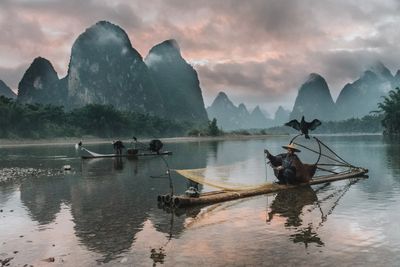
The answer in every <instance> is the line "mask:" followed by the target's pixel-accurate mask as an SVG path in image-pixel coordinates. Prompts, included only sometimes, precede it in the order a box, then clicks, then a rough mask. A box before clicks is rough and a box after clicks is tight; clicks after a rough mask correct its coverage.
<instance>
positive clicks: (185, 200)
mask: <svg viewBox="0 0 400 267" xmlns="http://www.w3.org/2000/svg"><path fill="white" fill-rule="evenodd" d="M366 173H368V169H364V168H352V169H351V170H349V171H347V172H343V173H339V174H331V175H324V176H320V177H315V178H313V179H312V180H311V181H310V182H308V183H302V184H296V185H281V184H274V183H271V184H267V185H264V186H261V187H259V188H257V189H250V190H236V191H228V190H221V191H213V192H207V193H202V194H200V195H199V196H198V197H189V196H186V195H180V196H170V195H163V196H158V201H159V202H160V203H162V204H164V205H169V206H174V207H177V208H181V207H189V206H196V205H209V204H214V203H219V202H224V201H230V200H235V199H239V198H246V197H251V196H257V195H263V194H269V193H275V192H278V191H282V190H286V189H291V188H296V187H300V186H304V185H316V184H323V183H329V182H334V181H339V180H345V179H350V178H356V177H366V176H365V174H366Z"/></svg>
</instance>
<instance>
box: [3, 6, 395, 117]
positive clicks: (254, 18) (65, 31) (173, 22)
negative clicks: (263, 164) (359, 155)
mask: <svg viewBox="0 0 400 267" xmlns="http://www.w3.org/2000/svg"><path fill="white" fill-rule="evenodd" d="M399 14H400V1H396V0H393V1H391V0H324V1H320V0H298V1H296V0H249V1H242V0H220V1H215V0H193V1H192V0H143V1H142V0H136V1H133V0H113V1H111V0H85V1H81V0H68V1H64V0H0V28H1V29H2V30H1V34H0V79H2V80H4V81H5V82H6V83H7V84H8V85H9V86H10V87H12V88H13V89H14V90H16V89H17V86H18V82H19V80H20V79H21V78H22V75H23V73H24V71H25V70H26V69H27V67H28V66H29V65H30V63H31V62H32V60H33V59H34V58H35V57H37V56H42V57H45V58H47V59H49V60H50V61H51V62H52V64H53V65H54V67H55V68H56V70H57V72H58V74H59V76H60V77H63V76H65V74H66V71H67V66H68V62H69V56H70V50H71V47H72V44H73V42H74V41H75V39H76V38H77V37H78V36H79V34H81V33H82V32H83V31H84V30H85V29H86V28H88V27H90V26H91V25H93V24H95V23H96V22H97V21H99V20H108V21H110V22H113V23H115V24H118V25H119V26H121V27H122V28H123V29H124V30H125V31H126V32H127V33H128V35H129V37H130V39H131V42H132V45H133V47H134V48H135V49H137V50H138V51H139V53H140V54H141V55H142V56H143V57H145V56H146V55H147V53H148V51H149V50H150V48H151V47H152V46H154V45H155V44H158V43H160V42H162V41H164V40H166V39H171V38H174V39H176V40H177V41H178V43H179V45H180V47H181V52H182V55H183V57H184V58H185V59H186V60H187V61H188V62H190V63H191V64H192V65H193V66H194V67H195V69H196V70H197V72H198V74H199V79H200V83H201V87H202V90H203V96H204V100H205V104H206V105H207V106H208V105H210V104H211V102H212V100H213V99H214V98H215V96H216V94H217V93H218V92H219V91H221V90H222V91H225V92H226V93H227V94H228V96H229V97H230V98H231V99H232V100H233V102H234V103H235V104H239V103H240V102H244V103H245V104H246V105H247V106H249V107H254V106H255V105H260V106H261V107H263V108H264V109H266V110H268V111H269V112H270V113H273V112H274V110H275V109H276V108H277V106H278V105H280V104H281V105H283V106H284V107H286V108H292V105H293V104H294V99H295V97H296V94H297V91H298V89H299V87H300V86H301V84H302V82H304V81H305V80H306V79H307V76H308V74H309V73H311V72H316V73H319V74H321V75H322V76H323V77H324V78H325V79H326V80H327V83H328V85H329V87H330V89H331V92H332V95H333V98H334V100H336V97H337V95H338V94H339V92H340V90H341V88H343V86H344V85H345V84H346V83H348V82H352V81H354V80H355V79H357V78H358V77H359V76H360V74H361V73H362V72H363V71H364V70H365V69H366V68H368V66H369V65H371V64H373V63H374V62H375V61H377V60H379V61H381V62H382V63H384V64H385V65H386V66H387V67H388V68H389V69H390V70H391V71H392V73H395V72H396V71H397V69H398V68H400V50H399V45H400V31H399V25H400V15H399Z"/></svg>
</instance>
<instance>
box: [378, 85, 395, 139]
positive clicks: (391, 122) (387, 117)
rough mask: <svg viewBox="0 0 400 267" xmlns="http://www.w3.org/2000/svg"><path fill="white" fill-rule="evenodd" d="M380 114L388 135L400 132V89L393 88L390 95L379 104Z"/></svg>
mask: <svg viewBox="0 0 400 267" xmlns="http://www.w3.org/2000/svg"><path fill="white" fill-rule="evenodd" d="M377 113H378V114H380V116H382V125H383V127H384V133H385V134H388V135H398V134H400V89H399V87H396V89H394V90H391V91H390V92H389V94H388V96H385V97H384V98H383V101H382V102H380V103H379V104H378V111H377Z"/></svg>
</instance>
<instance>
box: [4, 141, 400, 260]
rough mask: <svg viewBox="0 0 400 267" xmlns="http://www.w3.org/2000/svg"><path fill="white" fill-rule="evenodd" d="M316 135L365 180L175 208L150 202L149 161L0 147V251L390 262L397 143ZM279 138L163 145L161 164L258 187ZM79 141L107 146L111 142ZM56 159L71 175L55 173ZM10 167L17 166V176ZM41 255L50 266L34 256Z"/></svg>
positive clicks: (399, 165) (159, 181) (399, 198)
mask: <svg viewBox="0 0 400 267" xmlns="http://www.w3.org/2000/svg"><path fill="white" fill-rule="evenodd" d="M320 138H321V139H322V140H323V141H325V142H326V143H327V144H329V145H330V146H331V147H332V148H334V150H335V151H337V152H338V153H339V154H340V155H341V156H343V157H344V158H345V159H346V160H348V161H350V162H351V163H353V164H354V165H358V166H363V167H367V168H369V170H370V172H369V178H368V179H361V180H351V181H340V182H335V183H331V184H326V185H317V186H313V187H303V188H298V189H293V190H287V191H284V192H280V193H278V194H271V195H262V196H258V197H253V198H248V199H241V200H237V201H230V202H225V203H221V204H217V205H211V206H207V207H199V208H192V209H187V210H178V211H176V212H175V213H171V212H170V211H169V210H165V209H162V208H159V207H158V206H157V201H156V198H157V196H158V195H159V194H165V193H168V191H169V183H168V179H165V178H164V177H160V175H162V174H164V173H165V170H166V168H165V164H164V163H163V161H162V160H161V159H159V158H148V159H140V160H129V159H122V160H116V159H95V160H84V161H82V160H81V159H80V158H79V157H78V155H77V154H76V151H75V149H74V147H73V146H71V145H69V146H34V147H32V146H31V147H13V148H10V147H3V148H0V160H1V161H0V172H1V170H3V174H4V173H5V172H7V173H9V174H7V175H10V176H15V177H13V178H16V180H17V181H16V182H7V183H3V184H0V209H1V210H2V212H0V259H4V258H8V257H14V259H13V260H12V261H11V265H12V266H23V265H24V264H33V265H34V266H58V265H62V266H97V265H105V266H132V265H133V266H189V265H192V266H225V265H229V266H271V265H275V264H282V265H283V266H288V265H289V266H290V265H300V266H334V265H336V266H350V265H352V266H398V265H399V262H400V226H399V221H400V213H399V209H400V145H399V144H398V142H397V140H394V141H391V140H385V139H384V138H383V137H382V136H351V137H349V136H335V137H333V136H331V137H328V136H322V137H320ZM287 142H288V137H270V138H267V139H264V140H245V141H213V142H187V143H175V144H165V146H166V148H167V149H168V150H172V151H173V152H174V155H172V156H169V157H167V161H168V163H169V165H170V166H171V168H175V169H187V168H209V169H210V172H212V169H213V168H215V167H218V166H229V173H228V176H227V177H224V178H223V179H228V180H229V181H231V182H240V183H243V184H257V183H262V182H265V181H266V179H267V181H273V178H272V173H271V171H270V170H269V171H267V175H268V178H266V167H265V163H264V158H263V149H264V148H269V150H270V151H271V152H273V153H279V152H281V151H282V149H281V148H280V146H281V145H284V144H286V143H287ZM88 148H89V149H91V150H94V151H97V152H100V153H102V152H104V153H108V152H110V150H111V145H108V144H103V145H91V146H88ZM300 156H303V157H306V158H307V155H306V154H305V153H303V154H300ZM66 164H70V165H71V166H72V171H70V172H62V171H60V169H61V167H62V166H63V165H66ZM10 168H14V169H17V170H19V172H18V173H15V172H14V173H10V171H9V170H10ZM32 170H33V171H32ZM32 172H34V174H33V175H31V173H32ZM21 173H28V174H26V175H25V176H26V177H24V178H23V179H21V177H20V176H21V175H22V174H21ZM173 182H174V188H175V191H177V192H178V193H183V192H184V191H185V190H186V188H187V186H188V182H187V181H186V180H185V179H184V178H183V177H181V176H179V175H177V174H174V176H173ZM201 190H203V191H210V190H213V189H212V188H210V187H207V186H204V187H201ZM49 257H54V259H55V262H54V263H48V262H46V261H43V260H45V259H48V258H49Z"/></svg>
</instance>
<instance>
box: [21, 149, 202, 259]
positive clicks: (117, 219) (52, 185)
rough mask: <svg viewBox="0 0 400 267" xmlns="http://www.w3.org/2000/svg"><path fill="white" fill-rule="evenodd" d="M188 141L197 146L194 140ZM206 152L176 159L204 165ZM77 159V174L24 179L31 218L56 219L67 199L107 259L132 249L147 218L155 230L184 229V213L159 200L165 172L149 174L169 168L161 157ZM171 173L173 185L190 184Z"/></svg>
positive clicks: (88, 239)
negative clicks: (171, 210)
mask: <svg viewBox="0 0 400 267" xmlns="http://www.w3.org/2000/svg"><path fill="white" fill-rule="evenodd" d="M193 145H194V148H196V147H198V146H197V145H196V144H193ZM185 147H187V149H189V150H193V149H191V148H190V147H191V146H190V145H186V146H185ZM192 148H193V147H192ZM198 151H199V150H197V152H198ZM202 152H203V153H201V154H199V153H198V154H197V155H196V157H194V160H195V161H194V162H192V160H193V159H192V158H191V157H185V156H186V155H185V154H183V155H177V156H175V158H174V159H173V161H179V162H180V164H182V165H186V166H196V167H197V166H201V167H204V166H205V164H206V153H205V152H206V150H203V151H202ZM170 161H172V159H171V160H170ZM78 164H79V166H80V167H79V168H80V169H81V172H80V173H77V174H76V175H72V174H71V175H66V176H60V177H40V179H39V178H38V179H34V180H26V181H24V182H23V183H22V184H21V187H20V190H21V200H22V203H23V204H24V205H25V207H26V208H27V209H28V213H29V215H30V216H31V218H32V220H34V221H37V222H38V223H39V224H41V225H43V224H49V223H51V222H54V221H55V219H56V217H57V214H58V213H59V212H60V207H61V204H62V203H65V204H67V205H68V206H69V207H70V210H71V214H72V218H73V222H74V224H75V225H74V230H75V235H76V236H77V237H78V240H79V241H80V243H81V244H83V245H84V246H85V247H86V248H87V249H89V250H90V251H93V252H97V253H99V254H100V255H102V256H101V258H100V259H98V261H99V262H109V261H111V260H113V259H115V258H117V257H119V255H120V254H121V253H124V252H126V251H128V250H129V249H130V248H131V246H132V244H133V243H134V241H135V239H136V235H137V233H138V232H140V231H141V230H142V229H143V224H144V222H145V221H147V220H149V219H150V220H151V221H152V222H153V223H154V225H155V227H156V229H157V231H159V232H161V233H165V234H166V235H167V236H169V237H170V238H174V237H177V236H179V235H180V233H181V232H182V231H183V229H184V220H185V217H186V216H187V214H186V213H184V214H183V213H180V214H182V216H177V215H180V214H179V213H178V214H175V215H174V214H173V213H171V214H168V215H167V216H166V214H165V211H164V210H160V209H158V208H157V206H156V205H157V196H158V195H160V194H165V193H167V192H168V191H169V182H168V179H167V178H166V177H164V178H160V179H153V178H151V177H152V176H159V175H160V174H164V173H165V171H166V167H165V164H164V163H163V161H162V160H161V159H160V158H146V159H143V160H129V159H123V158H115V159H93V160H85V161H82V162H79V163H78ZM173 179H174V181H173V182H174V190H175V191H176V192H177V193H183V192H184V191H185V190H186V189H187V186H188V184H187V182H186V180H185V179H181V178H179V177H173ZM200 189H201V188H200ZM171 218H172V219H171ZM154 255H156V254H154ZM159 255H161V254H159ZM154 257H155V258H154V259H157V257H156V256H154Z"/></svg>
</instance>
